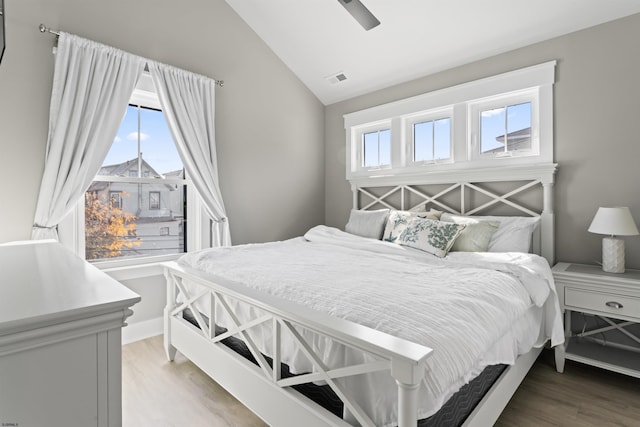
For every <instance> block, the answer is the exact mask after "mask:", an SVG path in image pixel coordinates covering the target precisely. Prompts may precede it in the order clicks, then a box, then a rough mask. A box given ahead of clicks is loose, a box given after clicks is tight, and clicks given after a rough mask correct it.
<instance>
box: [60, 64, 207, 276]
mask: <svg viewBox="0 0 640 427" xmlns="http://www.w3.org/2000/svg"><path fill="white" fill-rule="evenodd" d="M129 104H133V105H139V106H141V107H144V108H151V109H154V110H160V111H161V110H162V109H161V106H160V100H159V98H158V95H157V94H156V93H155V89H154V86H153V82H152V79H151V75H150V74H149V73H147V72H144V73H143V74H142V75H141V76H140V79H139V80H138V84H137V85H136V88H135V89H134V91H133V94H132V95H131V99H130V101H129ZM94 181H108V182H135V183H141V184H157V183H158V182H160V180H159V179H158V178H152V177H149V178H145V177H137V176H136V177H128V176H124V177H118V176H100V175H96V177H95V178H94ZM161 182H162V184H167V185H180V186H182V185H184V186H185V187H186V193H187V194H186V203H187V207H188V214H189V217H188V219H186V220H188V221H189V226H188V227H186V239H187V242H188V246H187V248H186V251H185V253H186V252H192V251H196V250H200V249H203V248H206V247H210V246H211V219H210V218H209V217H208V215H207V214H206V213H205V210H204V206H203V204H202V201H201V200H200V197H199V196H197V192H196V189H195V187H194V185H193V182H192V181H191V179H190V178H189V176H188V174H187V173H186V172H185V178H184V179H182V178H163V179H162V180H161ZM84 226H85V222H84V197H81V198H80V200H79V201H78V203H77V204H76V205H75V207H74V209H73V210H72V211H71V212H70V214H69V215H67V216H66V217H65V218H64V219H63V220H62V221H61V222H60V224H59V225H58V235H59V239H60V243H61V244H63V245H64V246H66V247H67V248H68V249H70V250H72V251H73V252H74V253H75V254H77V255H78V256H79V257H81V258H82V259H84V258H85V229H84ZM182 255H183V254H182V253H177V254H165V255H151V256H142V257H130V258H121V259H118V258H114V259H108V260H99V261H91V264H92V265H94V266H96V267H98V268H100V269H102V270H108V271H118V272H119V273H118V274H119V277H121V278H123V279H128V278H136V277H147V276H148V275H150V274H157V270H156V269H155V266H156V265H158V263H161V262H165V261H171V260H176V259H178V258H179V257H180V256H182ZM133 267H139V268H138V269H133V270H132V268H133Z"/></svg>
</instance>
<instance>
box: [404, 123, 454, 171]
mask: <svg viewBox="0 0 640 427" xmlns="http://www.w3.org/2000/svg"><path fill="white" fill-rule="evenodd" d="M408 123H409V126H410V135H411V160H412V162H413V163H418V164H429V163H434V162H441V161H448V160H450V159H451V118H450V117H440V118H434V119H426V118H422V117H421V118H419V119H412V120H410V121H409V122H408Z"/></svg>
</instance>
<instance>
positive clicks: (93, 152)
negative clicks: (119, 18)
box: [32, 33, 145, 239]
mask: <svg viewBox="0 0 640 427" xmlns="http://www.w3.org/2000/svg"><path fill="white" fill-rule="evenodd" d="M144 64H145V61H144V59H142V58H140V57H136V56H134V55H131V54H128V53H126V52H123V51H120V50H117V49H114V48H111V47H108V46H104V45H102V44H99V43H96V42H93V41H90V40H86V39H83V38H80V37H77V36H74V35H72V34H67V33H61V34H60V37H59V39H58V50H57V54H56V62H55V70H54V77H53V88H52V91H51V109H50V113H49V136H48V141H47V151H46V158H45V167H44V175H43V177H42V183H41V184H40V193H39V195H38V202H37V206H36V214H35V220H34V225H33V230H32V238H33V239H48V238H55V239H57V237H58V233H57V229H56V227H57V225H58V223H59V222H60V221H61V220H62V219H63V218H64V217H65V216H66V215H67V214H68V213H69V212H71V210H72V209H73V207H74V206H75V205H76V203H77V202H78V200H79V199H80V198H81V197H83V196H84V192H85V191H86V190H87V188H89V185H90V184H91V181H92V180H93V178H94V177H95V175H96V173H97V172H98V170H99V169H100V165H101V164H102V162H103V161H104V158H105V157H106V156H107V153H108V152H109V148H110V147H111V143H112V142H113V139H114V138H115V136H116V133H117V132H118V128H119V126H120V123H121V121H122V118H123V117H124V114H125V111H126V109H127V105H128V103H129V99H130V98H131V94H132V93H133V89H134V87H135V85H136V82H137V80H138V77H139V76H140V74H141V73H142V71H143V69H144Z"/></svg>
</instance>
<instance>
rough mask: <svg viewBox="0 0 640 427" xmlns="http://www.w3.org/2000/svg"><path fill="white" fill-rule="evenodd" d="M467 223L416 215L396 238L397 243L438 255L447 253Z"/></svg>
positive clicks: (442, 255)
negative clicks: (443, 220)
mask: <svg viewBox="0 0 640 427" xmlns="http://www.w3.org/2000/svg"><path fill="white" fill-rule="evenodd" d="M465 227H466V224H456V223H450V222H441V221H435V220H432V219H428V218H420V217H415V218H413V219H411V220H410V221H409V222H408V224H407V226H406V227H405V229H404V230H403V231H402V232H401V233H400V235H399V236H398V237H397V239H396V243H398V244H400V245H404V246H409V247H412V248H416V249H420V250H423V251H425V252H428V253H430V254H433V255H435V256H438V257H441V258H442V257H444V256H445V255H447V253H448V252H449V250H450V249H451V247H452V246H453V243H454V242H455V241H456V239H457V238H458V236H459V235H460V233H462V231H463V230H464V229H465Z"/></svg>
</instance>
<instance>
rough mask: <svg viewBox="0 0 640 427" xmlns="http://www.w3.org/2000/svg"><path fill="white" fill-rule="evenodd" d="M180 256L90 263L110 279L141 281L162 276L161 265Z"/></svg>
mask: <svg viewBox="0 0 640 427" xmlns="http://www.w3.org/2000/svg"><path fill="white" fill-rule="evenodd" d="M181 255H182V254H175V255H163V256H156V257H147V258H143V259H123V260H117V261H99V262H94V263H92V264H93V265H94V266H95V267H97V268H99V269H100V270H102V271H103V272H105V273H107V274H108V275H109V276H111V277H112V278H114V279H116V280H118V281H121V280H133V279H141V278H145V277H152V276H159V275H162V274H163V270H162V263H164V262H168V261H175V260H177V259H178V258H179V257H180V256H181Z"/></svg>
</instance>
